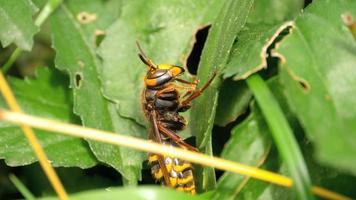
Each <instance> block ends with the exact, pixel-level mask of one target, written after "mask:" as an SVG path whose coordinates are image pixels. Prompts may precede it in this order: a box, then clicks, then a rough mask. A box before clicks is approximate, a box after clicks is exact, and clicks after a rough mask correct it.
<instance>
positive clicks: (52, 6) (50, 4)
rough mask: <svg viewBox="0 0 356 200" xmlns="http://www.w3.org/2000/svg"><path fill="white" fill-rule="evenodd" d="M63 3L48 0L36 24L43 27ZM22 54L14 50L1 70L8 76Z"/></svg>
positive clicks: (59, 0) (18, 49)
mask: <svg viewBox="0 0 356 200" xmlns="http://www.w3.org/2000/svg"><path fill="white" fill-rule="evenodd" d="M62 2H63V0H48V1H47V3H46V5H45V6H44V7H43V9H42V10H41V12H40V14H38V16H37V18H36V20H35V24H36V25H37V26H41V25H42V24H43V22H44V21H45V20H46V19H47V18H48V17H49V16H50V15H51V13H52V12H53V11H55V10H56V9H57V8H58V6H59V5H61V3H62ZM21 52H22V50H21V49H20V48H18V47H17V48H16V49H15V50H14V52H12V54H11V56H10V58H9V60H8V61H7V62H6V63H5V64H4V65H3V67H2V68H1V70H2V72H3V73H4V74H6V73H7V72H8V71H9V70H10V68H11V66H12V65H13V64H14V62H15V61H16V59H17V58H18V57H19V55H21Z"/></svg>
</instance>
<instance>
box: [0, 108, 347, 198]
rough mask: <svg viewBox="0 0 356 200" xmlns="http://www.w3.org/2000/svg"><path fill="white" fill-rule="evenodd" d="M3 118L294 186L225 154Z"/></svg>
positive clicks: (328, 194) (18, 116) (16, 116)
mask: <svg viewBox="0 0 356 200" xmlns="http://www.w3.org/2000/svg"><path fill="white" fill-rule="evenodd" d="M0 120H4V121H7V122H11V123H15V124H19V125H28V126H31V127H33V128H37V129H41V130H46V131H48V134H52V133H53V132H56V133H61V134H63V135H68V136H73V137H80V138H86V139H88V140H93V141H97V142H104V143H107V144H114V145H118V146H123V147H128V148H132V149H136V150H140V151H145V152H150V153H155V154H161V155H165V156H171V157H177V158H180V159H182V160H186V161H189V162H192V163H196V164H200V165H203V166H209V167H214V168H216V169H220V170H225V171H229V172H233V173H237V174H241V175H245V176H250V177H252V178H256V179H259V180H262V181H267V182H270V183H273V184H277V185H280V186H284V187H292V186H293V185H294V182H293V180H291V179H290V178H288V177H286V176H283V175H280V174H277V173H274V172H270V171H266V170H263V169H259V168H256V167H251V166H247V165H244V164H240V163H237V162H233V161H229V160H225V159H223V158H217V157H214V156H209V155H205V154H202V153H198V152H193V151H187V150H185V149H182V148H178V147H172V146H167V145H164V144H158V143H155V142H150V141H147V140H144V139H140V138H136V137H132V136H127V135H123V134H119V133H113V132H107V131H102V130H97V129H92V128H84V127H82V126H79V125H74V124H67V123H63V122H56V121H53V120H48V119H45V118H40V117H34V116H31V115H26V114H22V113H18V112H9V111H5V110H2V109H0ZM53 134H54V133H53ZM311 190H312V191H313V192H314V193H315V194H317V195H319V196H320V197H322V198H325V199H333V200H351V198H349V197H347V196H344V195H342V194H338V193H336V192H333V191H330V190H327V189H324V188H321V187H318V186H313V187H312V189H311Z"/></svg>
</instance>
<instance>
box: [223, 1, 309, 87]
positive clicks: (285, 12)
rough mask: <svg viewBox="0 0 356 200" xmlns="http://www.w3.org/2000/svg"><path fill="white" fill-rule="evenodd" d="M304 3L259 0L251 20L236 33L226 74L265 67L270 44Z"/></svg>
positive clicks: (237, 77) (244, 73)
mask: <svg viewBox="0 0 356 200" xmlns="http://www.w3.org/2000/svg"><path fill="white" fill-rule="evenodd" d="M303 3H304V1H303V0H287V1H283V3H281V1H280V0H273V1H271V0H261V1H256V2H255V4H254V6H253V7H254V9H253V10H252V12H251V14H250V16H249V18H248V23H247V24H246V26H245V27H244V28H243V29H242V31H241V32H240V33H239V34H238V35H237V42H236V43H235V44H234V46H233V48H232V53H231V56H230V60H229V63H228V65H227V67H226V69H225V70H224V78H227V77H233V79H234V80H241V79H245V78H247V77H248V76H249V75H251V74H252V73H255V72H257V71H259V70H261V69H263V68H266V67H267V61H266V59H267V50H268V48H269V47H270V46H271V45H272V44H273V42H274V41H275V40H276V39H277V37H278V35H279V34H283V35H284V34H285V33H283V30H285V29H286V28H288V27H290V26H291V22H288V20H292V19H293V18H295V17H296V16H297V14H298V13H299V12H300V10H301V9H302V7H303ZM266 12H268V14H267V13H266ZM266 16H268V17H266Z"/></svg>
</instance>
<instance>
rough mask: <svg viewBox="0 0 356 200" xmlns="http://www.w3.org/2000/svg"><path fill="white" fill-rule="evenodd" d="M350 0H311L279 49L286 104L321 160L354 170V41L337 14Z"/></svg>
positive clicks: (355, 8) (351, 6)
mask: <svg viewBox="0 0 356 200" xmlns="http://www.w3.org/2000/svg"><path fill="white" fill-rule="evenodd" d="M347 12H350V13H351V14H352V15H353V16H356V2H355V1H352V0H335V1H315V2H314V3H313V4H312V5H311V6H310V7H308V8H307V9H306V10H305V12H304V13H303V14H302V15H301V16H300V17H298V19H297V20H296V22H295V26H294V27H293V30H292V33H291V34H290V35H289V36H287V37H286V38H285V39H284V40H283V41H282V42H281V44H280V47H279V48H278V54H279V56H280V57H281V58H282V61H283V62H282V64H281V68H280V69H281V74H282V76H281V81H282V82H283V84H284V85H285V93H286V95H287V99H288V103H289V105H290V107H291V108H292V109H293V110H294V112H295V113H296V115H297V117H298V119H299V120H300V121H301V123H302V125H303V127H304V128H305V130H306V132H307V136H308V138H309V139H310V140H312V141H313V142H314V143H315V147H316V152H317V155H318V158H319V159H320V161H322V162H323V163H328V164H329V165H331V166H334V167H338V168H343V169H345V170H348V171H350V172H352V173H353V174H356V167H355V166H356V165H355V164H356V158H355V154H356V145H355V144H356V136H355V134H354V132H355V131H356V125H355V121H356V108H355V105H356V96H355V94H356V88H355V87H354V86H355V85H356V68H355V67H354V66H355V65H356V57H355V52H356V41H355V39H354V38H353V37H352V34H351V33H350V32H349V30H348V29H347V28H346V27H345V25H343V23H342V19H341V17H342V15H343V14H344V13H347Z"/></svg>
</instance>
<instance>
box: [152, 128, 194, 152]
mask: <svg viewBox="0 0 356 200" xmlns="http://www.w3.org/2000/svg"><path fill="white" fill-rule="evenodd" d="M157 126H158V129H159V130H160V131H162V133H163V134H165V135H166V136H167V137H169V138H171V139H172V140H173V141H174V142H176V143H177V144H179V145H181V146H184V147H186V148H187V149H188V150H190V151H196V152H197V151H198V149H197V148H195V147H193V146H191V145H189V144H187V143H186V142H184V140H182V138H181V137H179V136H178V135H176V133H175V132H173V131H171V130H169V129H167V128H165V127H164V126H162V125H161V124H157Z"/></svg>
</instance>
